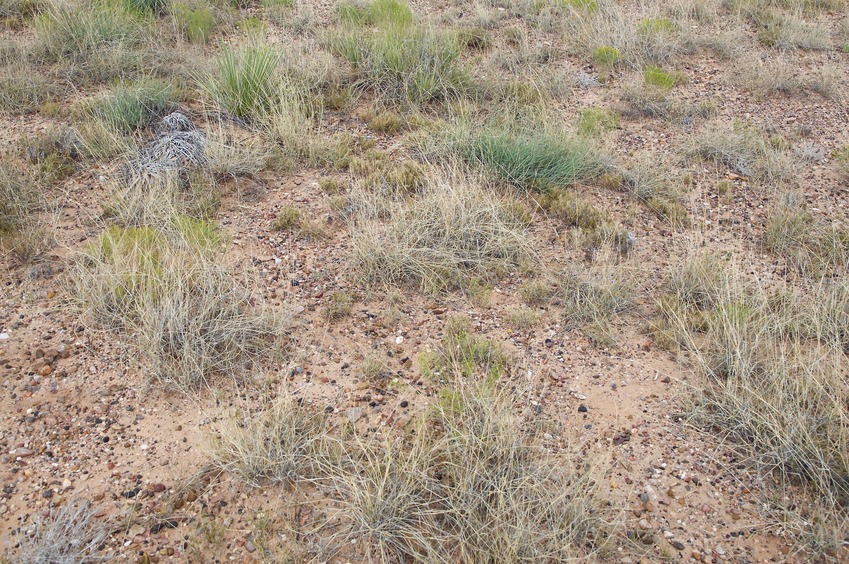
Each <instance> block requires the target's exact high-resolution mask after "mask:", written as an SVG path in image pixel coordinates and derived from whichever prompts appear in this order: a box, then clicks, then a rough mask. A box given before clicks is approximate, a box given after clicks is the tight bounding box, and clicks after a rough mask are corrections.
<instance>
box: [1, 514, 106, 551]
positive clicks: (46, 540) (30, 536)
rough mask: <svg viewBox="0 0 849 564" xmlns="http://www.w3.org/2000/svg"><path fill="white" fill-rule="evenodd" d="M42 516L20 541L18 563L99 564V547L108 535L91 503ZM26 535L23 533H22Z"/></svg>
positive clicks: (104, 525)
mask: <svg viewBox="0 0 849 564" xmlns="http://www.w3.org/2000/svg"><path fill="white" fill-rule="evenodd" d="M50 513H51V515H50V516H49V517H40V518H39V519H38V520H37V521H35V523H34V524H33V526H32V527H31V528H30V529H29V530H28V531H26V532H25V534H24V536H23V537H22V538H21V539H20V545H19V548H18V552H17V554H16V555H15V556H16V560H15V561H17V562H22V563H23V562H50V563H53V562H80V563H88V562H99V561H101V558H100V557H98V556H97V554H96V553H97V551H98V549H99V548H100V545H101V544H102V543H103V542H104V541H105V540H106V537H107V535H108V533H109V531H108V529H107V526H106V524H104V523H101V522H99V521H98V520H97V519H95V517H94V515H93V511H92V509H91V506H90V505H89V504H88V502H76V501H71V502H68V503H66V504H64V505H63V506H62V507H61V508H59V509H55V510H53V511H51V512H50ZM22 532H23V531H22Z"/></svg>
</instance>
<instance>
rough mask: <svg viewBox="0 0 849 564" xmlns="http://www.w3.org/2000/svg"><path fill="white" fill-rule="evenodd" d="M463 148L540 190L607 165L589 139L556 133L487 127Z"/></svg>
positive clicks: (488, 166) (472, 158)
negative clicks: (589, 142)
mask: <svg viewBox="0 0 849 564" xmlns="http://www.w3.org/2000/svg"><path fill="white" fill-rule="evenodd" d="M459 150H460V152H461V154H462V155H463V156H464V157H465V158H466V160H467V161H469V162H473V163H477V164H480V165H481V166H483V167H484V168H486V169H488V170H490V171H491V172H492V173H494V174H495V175H497V176H498V177H500V178H501V179H503V180H504V181H506V182H509V183H511V184H513V185H515V186H518V187H522V188H526V189H533V190H539V191H546V190H549V189H551V188H555V187H563V186H570V185H572V184H575V183H576V182H579V181H582V180H586V179H589V178H593V177H595V176H597V175H598V174H600V173H601V172H602V168H603V164H602V161H601V159H600V158H599V157H598V155H596V154H594V153H593V149H592V148H591V147H590V146H589V145H588V144H587V143H586V142H584V141H582V140H580V139H574V138H570V137H566V136H563V135H559V134H554V133H533V132H528V133H513V132H510V131H507V130H504V129H500V128H496V127H483V128H480V129H479V130H478V131H476V132H475V133H473V134H472V135H471V136H470V138H469V139H466V140H463V141H461V146H460V147H459Z"/></svg>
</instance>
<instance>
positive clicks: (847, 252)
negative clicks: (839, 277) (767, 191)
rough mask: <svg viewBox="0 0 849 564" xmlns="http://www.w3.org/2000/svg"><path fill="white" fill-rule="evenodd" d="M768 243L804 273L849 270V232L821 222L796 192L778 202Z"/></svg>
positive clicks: (769, 222)
mask: <svg viewBox="0 0 849 564" xmlns="http://www.w3.org/2000/svg"><path fill="white" fill-rule="evenodd" d="M765 242H766V246H767V248H768V249H769V250H771V251H773V252H774V253H776V254H778V255H780V256H783V257H786V258H787V259H788V261H789V263H790V264H791V265H792V266H794V267H795V268H796V269H798V271H799V272H800V273H802V274H805V275H808V276H812V277H814V278H819V277H822V276H828V275H833V274H841V273H845V272H846V271H847V269H849V231H847V230H846V229H844V228H841V227H840V226H838V225H829V224H825V223H823V222H820V221H818V220H817V219H816V217H815V216H814V214H813V213H812V212H811V211H810V210H808V206H807V204H806V202H805V201H804V198H803V197H802V195H800V194H798V193H795V192H790V193H785V194H783V195H781V196H780V197H779V199H778V202H776V203H775V204H774V206H773V210H772V213H771V214H770V216H769V218H768V220H767V225H766V235H765Z"/></svg>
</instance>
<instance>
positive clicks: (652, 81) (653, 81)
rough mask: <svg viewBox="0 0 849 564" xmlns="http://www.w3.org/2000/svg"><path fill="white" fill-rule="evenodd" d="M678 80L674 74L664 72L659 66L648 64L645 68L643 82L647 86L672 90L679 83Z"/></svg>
mask: <svg viewBox="0 0 849 564" xmlns="http://www.w3.org/2000/svg"><path fill="white" fill-rule="evenodd" d="M678 81H679V79H678V77H676V76H675V75H674V74H670V73H668V72H664V71H663V69H660V68H659V67H655V66H647V67H645V68H644V69H643V82H644V83H645V84H646V86H650V87H653V88H659V89H660V90H672V87H673V86H675V85H676V84H678Z"/></svg>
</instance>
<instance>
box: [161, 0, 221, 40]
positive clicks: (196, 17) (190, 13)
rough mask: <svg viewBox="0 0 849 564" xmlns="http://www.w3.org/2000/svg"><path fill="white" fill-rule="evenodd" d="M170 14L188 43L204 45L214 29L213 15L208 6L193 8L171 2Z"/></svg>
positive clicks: (182, 3) (188, 5)
mask: <svg viewBox="0 0 849 564" xmlns="http://www.w3.org/2000/svg"><path fill="white" fill-rule="evenodd" d="M170 9H171V14H172V15H173V16H174V21H175V23H176V25H177V27H178V29H179V30H180V32H181V33H182V34H183V35H185V37H186V39H188V40H189V42H190V43H206V42H207V41H209V38H210V36H211V35H212V32H213V31H214V29H215V24H216V21H215V14H214V13H213V12H212V9H211V8H210V7H209V6H198V7H196V8H195V7H193V6H192V5H190V4H188V3H186V2H172V3H171V4H170Z"/></svg>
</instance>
